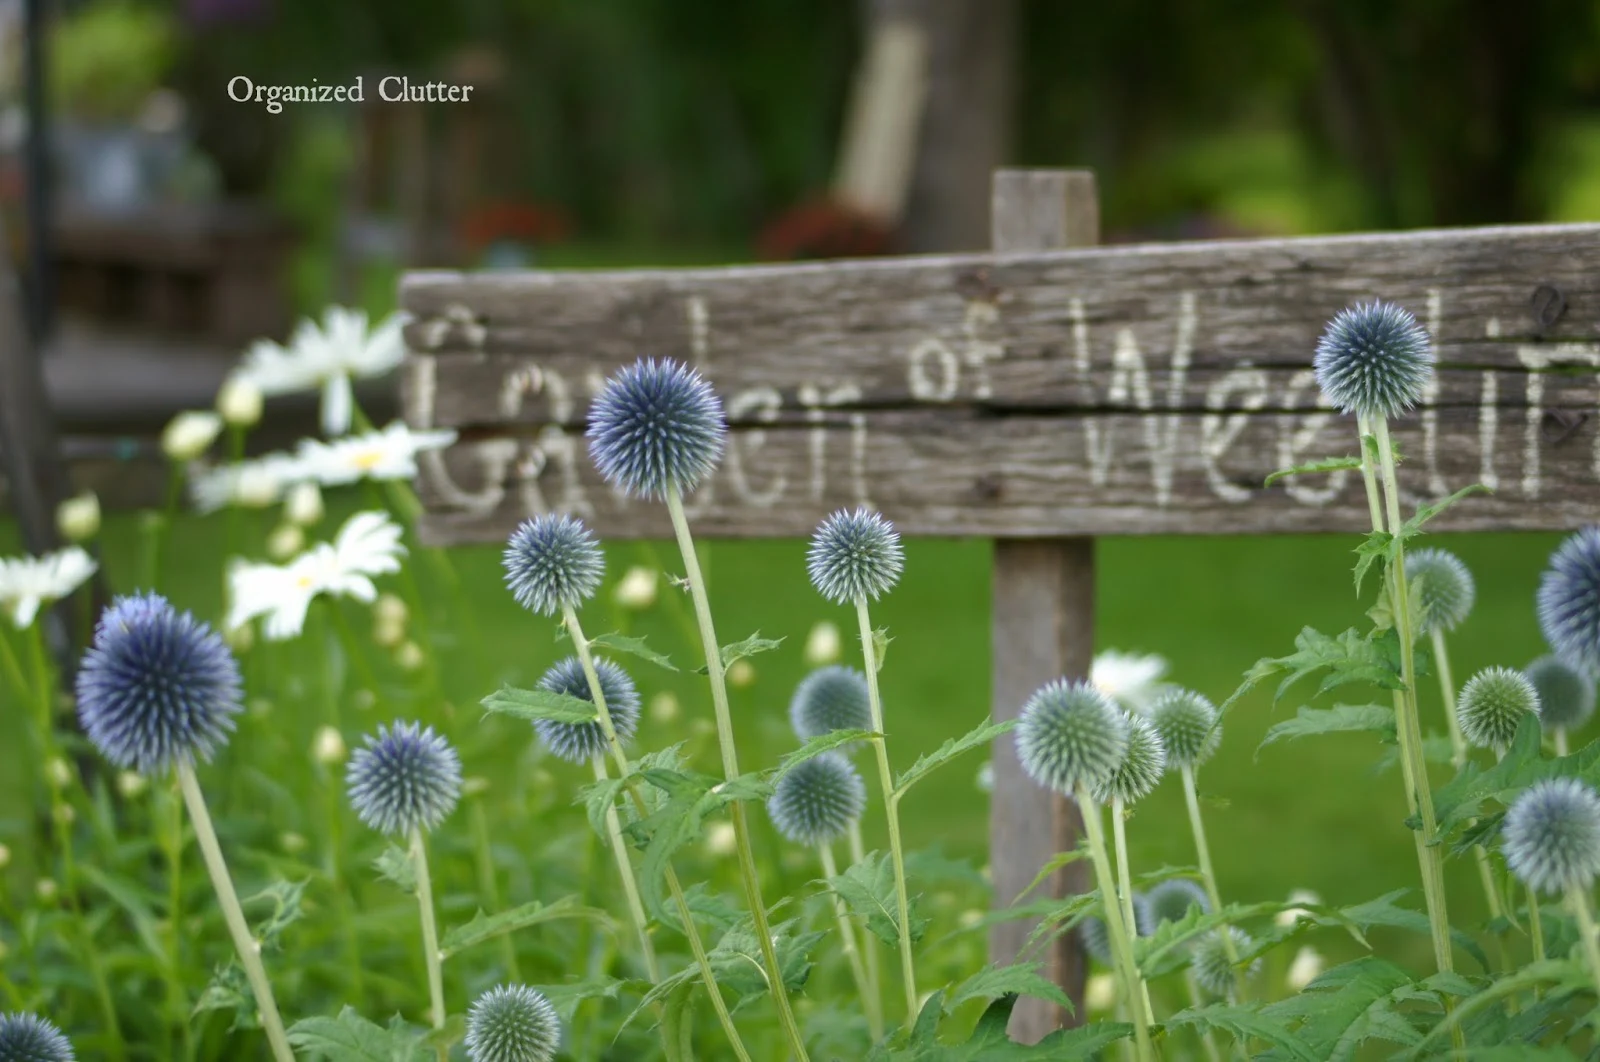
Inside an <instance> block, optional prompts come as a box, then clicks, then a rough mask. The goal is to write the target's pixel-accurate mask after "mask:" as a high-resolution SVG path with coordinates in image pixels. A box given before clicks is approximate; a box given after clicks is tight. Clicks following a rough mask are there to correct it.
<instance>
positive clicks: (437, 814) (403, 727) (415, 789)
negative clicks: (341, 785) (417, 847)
mask: <svg viewBox="0 0 1600 1062" xmlns="http://www.w3.org/2000/svg"><path fill="white" fill-rule="evenodd" d="M365 741H366V745H365V747H364V748H359V749H357V750H356V752H355V755H354V756H352V757H350V767H349V770H347V771H346V772H345V787H346V789H347V790H348V792H349V794H350V804H351V806H352V807H354V808H355V810H356V815H357V816H358V817H359V818H360V819H361V821H362V822H364V823H366V825H367V826H369V827H370V828H372V829H374V830H377V831H378V832H379V833H384V834H389V835H390V836H404V835H407V834H410V833H411V832H412V831H413V830H422V831H427V830H431V829H433V828H434V827H435V826H437V825H439V823H441V822H443V821H444V819H445V816H447V815H449V814H450V812H451V811H453V810H455V806H456V800H457V799H458V798H459V797H460V795H461V759H460V757H459V756H457V755H456V750H455V749H453V748H451V747H450V743H449V742H448V741H446V740H445V739H444V738H442V737H440V736H439V735H438V734H435V733H434V732H433V728H432V727H424V726H422V725H421V724H420V723H396V724H394V726H393V727H388V726H381V725H380V726H379V727H378V731H377V733H376V734H369V735H367V737H366V739H365Z"/></svg>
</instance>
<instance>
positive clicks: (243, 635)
mask: <svg viewBox="0 0 1600 1062" xmlns="http://www.w3.org/2000/svg"><path fill="white" fill-rule="evenodd" d="M223 640H224V641H226V642H227V643H228V648H229V649H232V650H233V651H234V652H236V653H248V652H249V651H250V648H251V646H253V645H255V644H256V629H255V628H254V627H253V626H251V625H250V624H248V623H241V624H239V626H237V627H235V628H233V629H232V630H230V631H228V632H227V634H225V635H224V636H223Z"/></svg>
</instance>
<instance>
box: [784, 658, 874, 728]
mask: <svg viewBox="0 0 1600 1062" xmlns="http://www.w3.org/2000/svg"><path fill="white" fill-rule="evenodd" d="M789 723H790V725H791V726H793V727H794V733H795V736H796V737H798V738H799V739H800V740H801V741H811V740H813V739H814V738H819V737H821V736H822V735H824V734H831V733H833V732H834V731H835V730H871V729H872V708H871V704H870V702H869V699H868V695H867V676H866V675H864V674H862V673H861V672H859V671H857V670H855V669H854V668H849V667H843V666H841V665H839V664H833V665H831V666H829V667H821V668H818V669H817V670H815V671H813V672H811V674H809V675H807V676H806V677H805V678H803V679H801V680H800V685H799V686H797V687H795V691H794V697H793V699H792V700H790V701H789Z"/></svg>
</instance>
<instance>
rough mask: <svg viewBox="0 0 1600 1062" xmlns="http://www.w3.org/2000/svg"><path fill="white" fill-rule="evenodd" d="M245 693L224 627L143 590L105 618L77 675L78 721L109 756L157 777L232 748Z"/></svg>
mask: <svg viewBox="0 0 1600 1062" xmlns="http://www.w3.org/2000/svg"><path fill="white" fill-rule="evenodd" d="M240 688H241V682H240V678H239V663H238V661H236V660H235V659H234V658H233V653H231V652H230V651H229V650H228V646H227V644H226V643H224V642H223V640H222V638H221V636H220V635H218V634H217V632H216V631H214V630H212V629H211V628H210V627H208V626H206V625H205V624H204V623H201V622H200V621H199V620H197V619H195V618H194V617H193V616H192V615H190V614H189V613H187V612H179V611H178V610H177V609H175V608H173V607H172V606H171V605H170V604H168V603H167V599H166V598H164V597H161V596H160V595H158V594H135V595H133V596H132V597H120V598H117V599H116V600H115V601H113V602H112V603H111V606H110V607H109V608H107V609H106V610H105V612H104V613H103V614H102V615H101V617H100V624H99V626H98V627H97V628H96V629H95V634H94V645H93V646H92V647H91V648H90V649H89V651H88V652H87V653H85V654H84V657H83V666H82V667H81V668H80V669H79V670H78V679H77V692H78V720H79V722H81V723H82V724H83V730H84V733H85V734H87V735H88V736H89V740H90V741H92V742H94V745H95V747H96V748H98V749H99V750H100V754H101V755H103V756H104V757H105V758H106V759H108V760H110V761H111V762H112V763H114V764H115V765H117V766H118V767H121V768H124V769H128V770H134V771H138V772H139V773H140V774H147V775H158V774H163V773H165V772H166V771H168V770H170V769H172V768H173V767H175V766H177V765H178V764H179V763H192V762H193V761H195V760H207V759H210V758H211V754H212V753H213V752H215V751H216V750H217V749H218V748H220V747H221V746H222V745H225V744H226V743H227V741H228V736H229V735H230V734H231V733H232V732H233V717H234V716H235V715H237V714H239V711H240V710H241V708H242V705H241V703H240Z"/></svg>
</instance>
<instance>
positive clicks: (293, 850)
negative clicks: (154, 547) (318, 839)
mask: <svg viewBox="0 0 1600 1062" xmlns="http://www.w3.org/2000/svg"><path fill="white" fill-rule="evenodd" d="M308 843H309V842H307V841H306V839H305V835H304V834H299V833H295V832H294V831H293V830H290V831H288V832H287V833H283V834H280V835H279V836H278V847H280V848H282V849H283V850H284V851H285V852H286V853H288V854H289V855H296V854H298V853H300V852H304V851H305V850H306V845H307V844H308Z"/></svg>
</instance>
